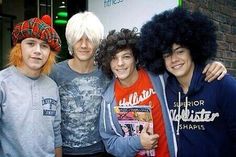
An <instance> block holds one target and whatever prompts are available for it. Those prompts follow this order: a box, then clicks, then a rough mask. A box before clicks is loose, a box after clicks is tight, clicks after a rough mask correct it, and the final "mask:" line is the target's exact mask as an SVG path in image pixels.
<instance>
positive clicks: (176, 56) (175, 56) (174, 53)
mask: <svg viewBox="0 0 236 157" xmlns="http://www.w3.org/2000/svg"><path fill="white" fill-rule="evenodd" d="M176 60H178V55H177V53H176V52H173V53H172V54H171V61H172V62H175V61H176Z"/></svg>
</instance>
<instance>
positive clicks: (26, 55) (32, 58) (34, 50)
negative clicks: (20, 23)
mask: <svg viewBox="0 0 236 157" xmlns="http://www.w3.org/2000/svg"><path fill="white" fill-rule="evenodd" d="M21 50H22V58H23V65H22V66H21V67H20V68H21V69H22V70H23V71H25V72H31V71H32V72H35V71H38V72H40V71H41V68H42V67H43V65H44V64H45V63H46V62H47V60H48V57H49V54H50V52H51V49H50V46H49V45H48V44H47V43H46V42H45V41H43V40H39V39H37V38H26V39H24V40H22V42H21Z"/></svg>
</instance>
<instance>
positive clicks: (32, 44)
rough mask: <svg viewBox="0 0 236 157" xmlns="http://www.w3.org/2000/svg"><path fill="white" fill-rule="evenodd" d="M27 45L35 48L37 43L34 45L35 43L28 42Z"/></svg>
mask: <svg viewBox="0 0 236 157" xmlns="http://www.w3.org/2000/svg"><path fill="white" fill-rule="evenodd" d="M27 45H29V46H34V45H35V43H34V42H27Z"/></svg>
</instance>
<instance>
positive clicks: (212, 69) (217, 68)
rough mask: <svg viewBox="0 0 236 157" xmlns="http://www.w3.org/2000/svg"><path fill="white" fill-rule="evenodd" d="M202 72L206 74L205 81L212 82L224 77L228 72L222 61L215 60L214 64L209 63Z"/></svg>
mask: <svg viewBox="0 0 236 157" xmlns="http://www.w3.org/2000/svg"><path fill="white" fill-rule="evenodd" d="M202 73H205V74H206V77H205V81H207V82H211V81H213V80H215V79H217V80H220V79H222V78H223V77H224V76H225V74H226V73H227V69H226V68H225V67H224V65H223V64H222V63H220V62H213V63H212V64H208V65H207V66H206V67H205V68H204V70H203V72H202Z"/></svg>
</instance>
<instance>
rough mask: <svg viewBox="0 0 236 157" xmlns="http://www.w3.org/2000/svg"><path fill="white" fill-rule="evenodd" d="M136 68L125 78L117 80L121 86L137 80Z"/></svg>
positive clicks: (131, 83) (126, 85) (130, 84)
mask: <svg viewBox="0 0 236 157" xmlns="http://www.w3.org/2000/svg"><path fill="white" fill-rule="evenodd" d="M138 75H139V74H138V70H136V69H135V70H134V71H133V73H132V75H131V76H130V77H129V78H127V79H125V80H119V81H120V84H121V85H122V86H123V87H130V86H132V85H133V84H134V83H135V82H136V81H137V80H138Z"/></svg>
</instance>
